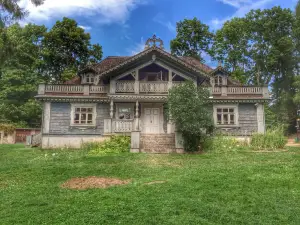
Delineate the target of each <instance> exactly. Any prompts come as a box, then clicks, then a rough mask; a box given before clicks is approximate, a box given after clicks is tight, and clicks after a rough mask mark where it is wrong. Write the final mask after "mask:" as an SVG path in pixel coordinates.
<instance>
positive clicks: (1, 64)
mask: <svg viewBox="0 0 300 225" xmlns="http://www.w3.org/2000/svg"><path fill="white" fill-rule="evenodd" d="M101 57H102V50H101V46H100V45H92V44H91V43H90V35H89V34H88V33H85V32H84V30H83V29H82V28H80V27H78V25H77V23H76V22H75V21H74V20H70V19H67V18H64V19H63V21H61V22H60V21H58V22H57V23H56V24H55V25H54V27H53V28H52V29H51V30H50V31H47V28H46V27H45V26H38V25H34V24H28V25H26V26H24V27H21V26H20V25H19V24H14V25H11V26H9V27H6V28H0V121H4V122H7V123H14V124H16V123H17V124H21V125H22V126H26V127H28V126H31V127H38V126H40V123H41V115H42V114H41V111H42V110H41V105H40V103H39V102H37V101H35V100H34V96H35V95H36V94H37V88H38V84H39V83H46V82H55V83H59V82H62V81H65V80H69V79H71V78H72V77H73V76H74V75H76V73H77V72H78V69H79V66H82V65H84V64H85V63H87V62H88V61H91V62H97V61H99V60H100V59H101Z"/></svg>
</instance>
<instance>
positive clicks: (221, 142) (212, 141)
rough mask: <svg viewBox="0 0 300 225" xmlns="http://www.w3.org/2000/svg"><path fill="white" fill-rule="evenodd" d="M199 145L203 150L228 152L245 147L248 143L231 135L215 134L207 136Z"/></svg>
mask: <svg viewBox="0 0 300 225" xmlns="http://www.w3.org/2000/svg"><path fill="white" fill-rule="evenodd" d="M201 146H202V149H203V151H205V152H214V153H230V152H236V151H240V150H242V149H245V147H247V146H248V143H247V142H246V141H238V140H237V139H236V138H234V137H231V136H224V135H215V136H211V137H207V138H206V139H205V140H204V141H203V143H202V145H201Z"/></svg>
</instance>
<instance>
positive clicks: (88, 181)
mask: <svg viewBox="0 0 300 225" xmlns="http://www.w3.org/2000/svg"><path fill="white" fill-rule="evenodd" d="M130 182H131V180H120V179H116V178H107V177H95V176H92V177H82V178H72V179H70V180H68V181H66V182H65V183H63V184H62V185H61V187H62V188H67V189H76V190H85V189H91V188H109V187H112V186H117V185H125V184H128V183H130Z"/></svg>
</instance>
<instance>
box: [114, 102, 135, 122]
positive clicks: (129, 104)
mask: <svg viewBox="0 0 300 225" xmlns="http://www.w3.org/2000/svg"><path fill="white" fill-rule="evenodd" d="M121 107H122V108H131V112H132V118H131V119H119V109H120V108H121ZM134 115H135V112H134V103H116V119H117V120H133V119H134Z"/></svg>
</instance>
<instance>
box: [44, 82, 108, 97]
mask: <svg viewBox="0 0 300 225" xmlns="http://www.w3.org/2000/svg"><path fill="white" fill-rule="evenodd" d="M106 93H108V86H107V85H102V86H90V85H64V84H40V85H39V89H38V94H39V95H47V94H55V95H58V94H61V95H90V94H106Z"/></svg>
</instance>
